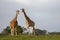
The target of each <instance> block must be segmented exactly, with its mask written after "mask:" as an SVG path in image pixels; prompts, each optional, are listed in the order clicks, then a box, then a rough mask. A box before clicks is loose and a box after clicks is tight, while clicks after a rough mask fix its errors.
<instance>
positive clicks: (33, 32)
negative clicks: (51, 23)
mask: <svg viewBox="0 0 60 40" xmlns="http://www.w3.org/2000/svg"><path fill="white" fill-rule="evenodd" d="M32 34H33V35H35V28H34V27H33V31H32Z"/></svg>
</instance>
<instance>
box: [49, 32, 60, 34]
mask: <svg viewBox="0 0 60 40" xmlns="http://www.w3.org/2000/svg"><path fill="white" fill-rule="evenodd" d="M48 34H51V35H60V32H49V33H48Z"/></svg>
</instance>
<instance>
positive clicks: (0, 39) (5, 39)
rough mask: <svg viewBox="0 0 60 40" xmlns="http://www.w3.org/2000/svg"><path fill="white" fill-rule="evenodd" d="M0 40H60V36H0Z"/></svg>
mask: <svg viewBox="0 0 60 40" xmlns="http://www.w3.org/2000/svg"><path fill="white" fill-rule="evenodd" d="M0 40H60V35H39V36H35V35H18V36H10V35H0Z"/></svg>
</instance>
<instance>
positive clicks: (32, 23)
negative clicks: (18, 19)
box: [21, 8, 35, 34]
mask: <svg viewBox="0 0 60 40" xmlns="http://www.w3.org/2000/svg"><path fill="white" fill-rule="evenodd" d="M21 10H22V12H23V14H24V17H25V20H26V28H27V29H29V27H32V28H33V31H32V33H33V34H35V28H34V26H35V23H34V22H33V21H32V20H31V19H30V18H29V17H28V16H27V14H26V12H25V10H24V9H23V8H22V9H21Z"/></svg>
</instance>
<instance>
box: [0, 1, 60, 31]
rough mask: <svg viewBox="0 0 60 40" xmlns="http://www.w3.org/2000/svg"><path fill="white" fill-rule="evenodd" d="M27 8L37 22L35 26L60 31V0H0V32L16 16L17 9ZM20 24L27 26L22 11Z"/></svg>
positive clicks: (27, 11)
mask: <svg viewBox="0 0 60 40" xmlns="http://www.w3.org/2000/svg"><path fill="white" fill-rule="evenodd" d="M21 8H25V11H26V14H27V15H28V16H29V17H30V19H31V20H33V21H34V22H35V28H38V29H41V30H47V31H48V32H60V0H0V32H2V30H3V29H5V28H6V27H7V26H8V25H9V22H10V21H11V20H12V19H13V18H14V16H15V14H16V10H20V9H21ZM17 20H18V24H19V25H21V26H22V27H23V26H24V27H25V19H24V15H23V13H22V12H21V11H20V14H19V15H18V18H17Z"/></svg>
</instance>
